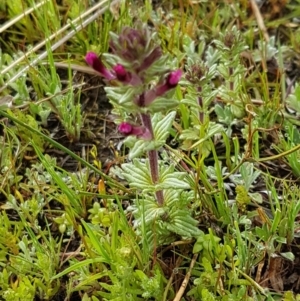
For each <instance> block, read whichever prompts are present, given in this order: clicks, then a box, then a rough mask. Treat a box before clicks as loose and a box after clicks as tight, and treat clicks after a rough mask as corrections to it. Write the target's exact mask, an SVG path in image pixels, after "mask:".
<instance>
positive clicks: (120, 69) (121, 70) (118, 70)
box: [113, 64, 129, 82]
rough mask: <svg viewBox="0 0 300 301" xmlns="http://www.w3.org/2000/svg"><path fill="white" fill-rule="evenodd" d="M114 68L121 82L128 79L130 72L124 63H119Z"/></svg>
mask: <svg viewBox="0 0 300 301" xmlns="http://www.w3.org/2000/svg"><path fill="white" fill-rule="evenodd" d="M113 69H114V71H115V72H116V77H117V79H118V80H119V81H120V82H124V81H126V80H127V79H128V76H129V74H128V72H127V71H126V70H125V68H124V67H123V66H122V65H120V64H117V65H116V66H114V68H113Z"/></svg>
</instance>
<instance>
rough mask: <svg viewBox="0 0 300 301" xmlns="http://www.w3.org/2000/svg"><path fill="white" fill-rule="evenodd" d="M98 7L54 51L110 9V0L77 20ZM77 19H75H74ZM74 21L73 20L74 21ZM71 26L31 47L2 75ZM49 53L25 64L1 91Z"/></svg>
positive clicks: (56, 44)
mask: <svg viewBox="0 0 300 301" xmlns="http://www.w3.org/2000/svg"><path fill="white" fill-rule="evenodd" d="M116 2H119V0H115V1H113V2H112V3H111V4H113V3H116ZM95 7H96V8H99V7H100V8H99V9H98V10H97V11H96V12H95V13H93V15H91V16H90V17H88V18H87V19H86V20H84V21H82V23H80V24H79V25H77V26H75V25H74V27H75V28H74V29H73V30H71V31H70V32H68V33H67V34H66V35H65V36H64V37H63V38H62V39H60V40H59V41H58V42H56V43H55V44H53V45H52V46H51V50H52V51H54V50H56V49H57V48H58V47H60V46H61V45H62V44H64V43H65V42H66V41H68V40H69V39H71V38H72V37H73V36H74V35H75V34H76V33H78V31H80V30H82V29H83V28H85V27H86V26H87V25H88V24H90V23H91V22H93V21H95V20H96V19H97V18H98V17H99V16H100V15H101V14H103V13H104V12H105V11H106V10H107V9H109V3H108V0H103V1H102V2H100V3H97V4H96V5H95V6H94V7H92V8H91V9H90V10H88V11H87V12H85V13H84V14H82V15H81V16H79V17H78V18H77V19H76V21H78V20H81V19H82V17H83V16H86V15H87V13H88V12H89V13H90V12H92V11H93V10H95ZM74 21H75V20H74ZM74 21H73V22H74ZM69 26H70V24H67V25H66V26H65V27H63V28H62V29H60V30H59V31H57V32H55V33H54V34H53V35H51V36H50V37H49V38H47V39H46V40H45V41H43V42H42V43H39V44H38V45H36V46H35V47H34V48H33V49H31V50H30V51H29V52H27V53H26V54H24V55H23V56H22V57H21V58H19V59H17V60H16V61H15V62H13V63H12V64H11V65H9V66H8V67H6V68H5V69H3V70H1V75H2V74H4V73H6V72H7V71H9V70H10V69H11V68H12V67H13V66H14V65H16V63H19V62H20V61H22V60H24V59H25V58H26V59H27V56H28V55H29V54H31V53H32V52H33V50H34V51H36V50H37V49H38V48H40V47H42V46H44V44H45V43H46V41H49V40H51V39H53V38H54V37H56V36H57V35H58V34H60V33H61V31H65V30H66V29H67V28H68V27H69ZM47 55H48V52H47V51H44V52H43V53H42V54H40V55H39V56H38V57H37V58H35V59H34V60H33V61H32V62H31V63H30V64H28V65H27V66H25V67H24V68H23V69H22V70H21V71H19V72H18V73H17V74H15V75H14V76H13V77H11V78H10V79H9V80H8V81H7V82H6V83H5V84H4V85H3V86H2V87H1V88H0V92H2V91H3V90H5V89H6V88H7V87H8V86H9V84H10V83H12V82H14V81H15V80H16V79H18V78H19V77H20V76H21V75H23V74H24V72H26V71H27V70H28V69H29V68H30V67H32V66H34V65H36V64H37V63H38V62H40V61H41V60H43V59H44V58H46V57H47Z"/></svg>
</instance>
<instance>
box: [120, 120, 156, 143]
mask: <svg viewBox="0 0 300 301" xmlns="http://www.w3.org/2000/svg"><path fill="white" fill-rule="evenodd" d="M118 130H119V132H120V133H121V134H123V135H124V136H137V137H138V138H142V139H144V140H151V138H152V137H151V134H150V132H149V130H148V129H147V128H146V127H144V126H136V125H132V124H130V123H128V122H122V123H121V124H120V125H119V127H118Z"/></svg>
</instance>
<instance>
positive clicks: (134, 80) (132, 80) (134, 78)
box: [113, 64, 142, 86]
mask: <svg viewBox="0 0 300 301" xmlns="http://www.w3.org/2000/svg"><path fill="white" fill-rule="evenodd" d="M113 69H114V71H115V74H116V77H117V79H118V80H119V81H120V82H122V83H123V84H130V85H132V86H137V85H140V84H141V83H142V81H141V79H140V77H139V76H138V75H136V74H134V73H130V72H128V71H126V69H125V68H124V67H123V66H122V65H121V64H117V65H116V66H114V68H113Z"/></svg>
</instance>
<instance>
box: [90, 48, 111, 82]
mask: <svg viewBox="0 0 300 301" xmlns="http://www.w3.org/2000/svg"><path fill="white" fill-rule="evenodd" d="M85 61H86V62H87V64H88V65H90V66H91V67H92V68H93V69H94V70H96V71H97V72H99V73H100V74H101V75H102V76H104V77H105V78H106V79H107V80H112V79H115V78H116V76H115V75H114V74H113V73H112V72H111V71H110V70H108V69H107V68H106V67H105V66H104V64H103V63H102V61H101V60H100V59H99V57H98V55H97V54H96V53H95V52H92V51H90V52H88V53H87V54H86V56H85Z"/></svg>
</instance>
